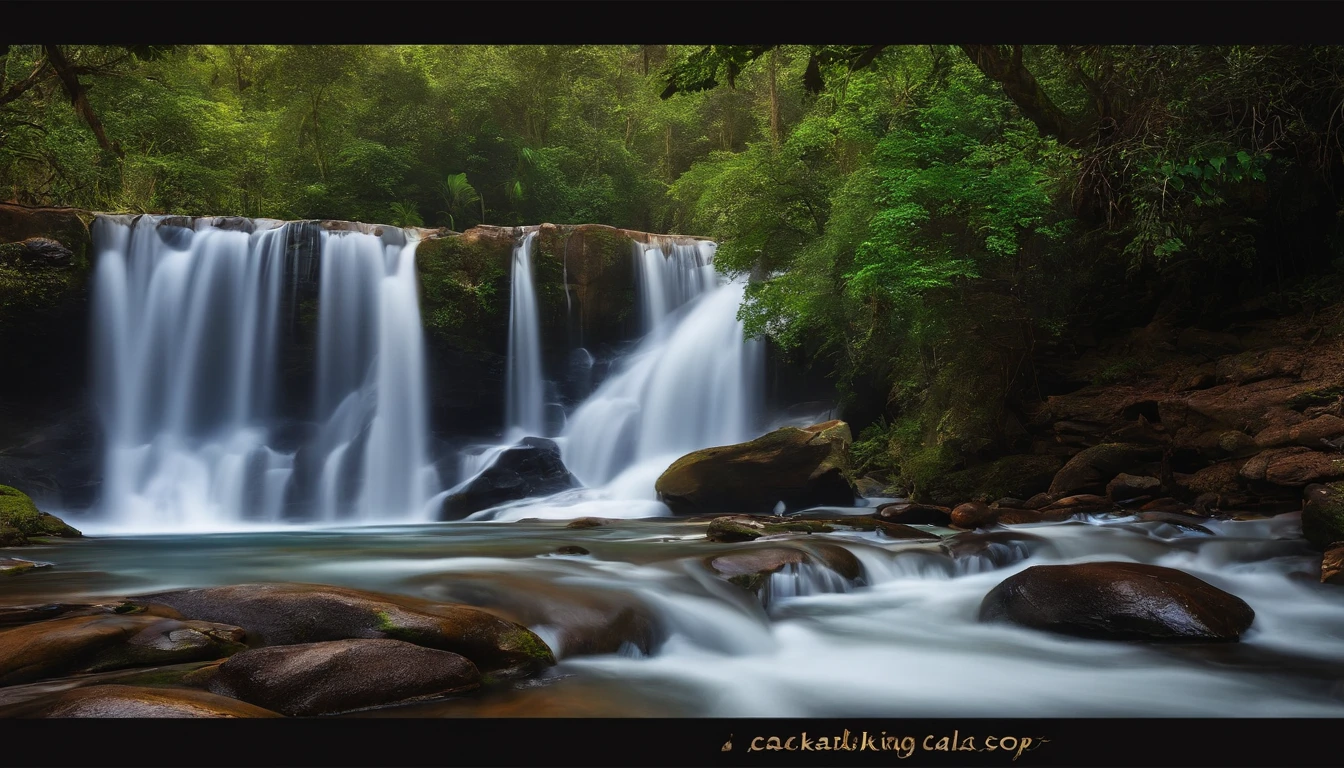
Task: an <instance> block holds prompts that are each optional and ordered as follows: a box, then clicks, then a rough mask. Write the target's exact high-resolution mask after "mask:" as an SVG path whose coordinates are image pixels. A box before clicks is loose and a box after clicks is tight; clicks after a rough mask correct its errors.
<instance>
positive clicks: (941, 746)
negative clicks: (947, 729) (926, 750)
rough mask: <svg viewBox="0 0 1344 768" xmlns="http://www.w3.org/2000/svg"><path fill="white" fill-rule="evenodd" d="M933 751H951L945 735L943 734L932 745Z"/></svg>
mask: <svg viewBox="0 0 1344 768" xmlns="http://www.w3.org/2000/svg"><path fill="white" fill-rule="evenodd" d="M933 751H935V752H949V751H951V750H949V749H948V742H947V737H946V736H944V737H943V738H941V739H939V740H938V743H937V744H935V745H933Z"/></svg>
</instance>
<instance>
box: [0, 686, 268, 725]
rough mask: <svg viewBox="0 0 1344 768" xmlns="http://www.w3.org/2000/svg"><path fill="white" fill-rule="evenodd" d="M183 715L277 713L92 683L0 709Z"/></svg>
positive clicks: (1, 713)
mask: <svg viewBox="0 0 1344 768" xmlns="http://www.w3.org/2000/svg"><path fill="white" fill-rule="evenodd" d="M3 717H27V718H54V717H59V718H67V717H110V718H187V717H193V718H194V717H227V718H235V717H280V715H279V714H277V713H275V712H271V711H270V710H266V709H262V708H261V707H258V706H254V705H252V704H248V703H246V702H242V701H238V700H237V699H231V698H229V697H227V696H219V695H217V694H213V693H207V692H205V691H196V690H190V689H178V688H141V687H139V686H130V685H92V686H88V687H85V688H74V689H72V690H68V691H64V692H62V693H59V694H55V695H52V696H46V697H43V698H41V699H38V700H36V701H29V702H24V703H22V704H16V705H13V706H11V707H7V708H5V709H3V710H0V718H3Z"/></svg>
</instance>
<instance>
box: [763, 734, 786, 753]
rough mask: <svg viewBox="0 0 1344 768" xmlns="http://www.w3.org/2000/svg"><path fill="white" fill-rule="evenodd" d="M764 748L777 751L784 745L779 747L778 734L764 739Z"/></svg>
mask: <svg viewBox="0 0 1344 768" xmlns="http://www.w3.org/2000/svg"><path fill="white" fill-rule="evenodd" d="M765 748H766V749H768V750H770V751H771V752H778V751H780V750H782V749H784V747H781V746H780V745H779V737H778V736H771V737H770V738H768V739H766V740H765Z"/></svg>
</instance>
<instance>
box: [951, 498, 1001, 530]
mask: <svg viewBox="0 0 1344 768" xmlns="http://www.w3.org/2000/svg"><path fill="white" fill-rule="evenodd" d="M998 517H999V510H996V509H993V508H991V507H990V506H989V505H988V504H986V503H984V502H983V501H968V502H966V503H965V504H960V505H958V506H957V508H956V509H954V510H952V525H954V526H956V527H957V528H965V529H967V530H973V529H975V528H983V527H985V526H988V525H993V524H994V521H995V520H997V519H998Z"/></svg>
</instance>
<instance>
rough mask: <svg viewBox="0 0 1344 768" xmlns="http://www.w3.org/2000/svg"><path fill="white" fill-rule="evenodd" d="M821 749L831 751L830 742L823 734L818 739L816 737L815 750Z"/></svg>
mask: <svg viewBox="0 0 1344 768" xmlns="http://www.w3.org/2000/svg"><path fill="white" fill-rule="evenodd" d="M823 749H824V750H826V751H827V752H829V751H831V742H830V740H829V739H828V738H827V737H825V736H822V737H821V738H820V739H817V751H821V750H823Z"/></svg>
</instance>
